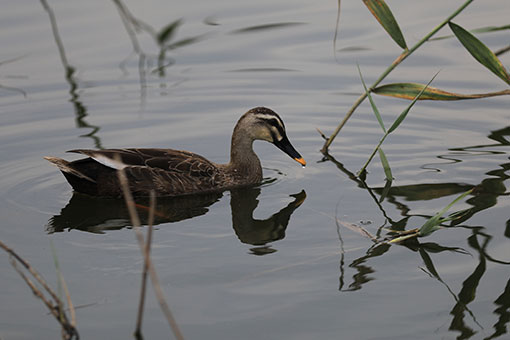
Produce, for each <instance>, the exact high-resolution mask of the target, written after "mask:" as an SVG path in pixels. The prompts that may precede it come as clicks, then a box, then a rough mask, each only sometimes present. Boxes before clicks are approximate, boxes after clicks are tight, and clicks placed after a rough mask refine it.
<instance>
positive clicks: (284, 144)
mask: <svg viewBox="0 0 510 340" xmlns="http://www.w3.org/2000/svg"><path fill="white" fill-rule="evenodd" d="M273 144H274V145H276V146H277V147H278V148H279V149H280V150H282V151H283V152H285V153H286V154H287V155H289V156H290V157H292V159H294V160H295V161H296V162H298V163H299V164H301V165H302V166H305V165H306V161H305V160H304V159H303V157H301V155H300V154H299V152H297V151H296V149H294V147H293V146H292V144H290V141H289V139H288V138H287V136H283V138H282V139H281V140H280V141H274V142H273Z"/></svg>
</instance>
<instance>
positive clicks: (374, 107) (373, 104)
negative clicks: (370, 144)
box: [356, 63, 386, 132]
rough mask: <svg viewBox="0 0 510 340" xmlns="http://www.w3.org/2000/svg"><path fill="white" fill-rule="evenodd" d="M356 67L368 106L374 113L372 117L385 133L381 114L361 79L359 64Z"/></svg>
mask: <svg viewBox="0 0 510 340" xmlns="http://www.w3.org/2000/svg"><path fill="white" fill-rule="evenodd" d="M356 65H357V66H358V72H359V77H360V79H361V83H362V84H363V88H364V89H365V93H366V94H367V97H368V100H369V101H370V105H371V106H372V111H374V115H375V117H376V118H377V121H378V122H379V125H380V126H381V128H382V129H383V131H384V132H386V128H385V127H384V122H383V120H382V117H381V114H380V113H379V110H378V109H377V106H376V105H375V102H374V99H373V98H372V95H371V94H370V91H369V90H368V88H367V85H366V84H365V80H364V79H363V75H362V74H361V69H360V68H359V64H358V63H356Z"/></svg>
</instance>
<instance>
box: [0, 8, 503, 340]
mask: <svg viewBox="0 0 510 340" xmlns="http://www.w3.org/2000/svg"><path fill="white" fill-rule="evenodd" d="M462 3H463V1H448V2H445V1H429V2H395V1H393V2H389V5H390V6H391V9H392V12H393V14H394V15H395V17H396V18H397V20H398V22H399V25H400V27H401V28H402V31H403V33H404V35H405V37H406V40H407V41H408V43H409V44H414V43H416V42H417V41H418V40H419V39H421V37H423V36H424V35H425V34H427V33H428V32H429V31H430V30H431V29H432V28H433V27H435V26H436V25H437V24H439V23H440V22H442V21H443V20H444V19H445V18H446V17H447V16H448V15H449V14H451V13H452V12H453V11H455V10H456V9H457V8H458V7H459V6H460V5H461V4H462ZM341 6H342V7H341V13H340V22H339V26H338V29H336V20H337V10H338V8H337V4H336V2H331V1H330V2H310V1H302V0H300V1H289V0H280V1H257V2H234V1H214V2H208V1H196V2H189V1H188V2H183V1H161V0H150V1H144V2H137V1H121V0H117V1H82V2H76V1H72V2H69V1H57V0H41V1H40V2H23V1H17V2H14V1H13V2H7V3H4V4H3V6H2V11H1V12H0V28H1V30H0V45H1V46H2V50H1V51H0V112H1V115H0V143H1V145H2V147H1V150H2V163H1V165H0V169H1V173H2V176H1V178H0V192H1V196H0V200H1V201H0V212H1V216H2V223H1V227H0V241H1V242H3V243H4V244H5V245H7V246H9V247H10V248H12V249H13V250H14V251H16V252H17V253H18V254H19V255H20V256H21V257H23V258H24V259H25V260H27V261H28V262H29V263H30V264H31V265H32V266H33V267H34V268H35V269H36V270H37V271H38V272H39V273H41V274H42V275H43V276H44V277H45V279H46V280H47V281H48V284H49V285H50V286H51V287H53V288H54V289H55V290H56V291H62V290H61V289H59V288H58V287H59V280H58V275H59V273H60V274H61V275H62V276H63V277H64V279H65V282H66V285H67V287H68V289H69V292H70V296H71V299H72V302H73V304H74V306H75V308H76V327H77V330H78V332H79V334H80V337H81V338H82V339H101V338H109V339H126V338H130V337H132V334H133V331H134V329H135V322H136V315H137V308H138V298H139V293H140V285H141V273H142V267H143V262H144V260H143V256H142V254H141V252H140V249H139V247H138V245H137V241H136V237H135V233H134V231H133V228H132V227H131V225H132V223H131V221H130V219H129V216H128V215H127V213H126V208H125V206H124V203H123V201H119V200H112V199H98V198H91V197H87V196H84V195H76V194H73V191H72V188H71V187H70V186H69V184H68V183H67V182H66V180H65V178H64V177H63V176H62V174H61V173H60V172H59V171H58V169H57V168H56V167H54V166H52V165H51V164H50V163H49V162H47V161H46V160H44V159H43V157H44V156H55V157H61V158H65V159H70V160H71V159H78V158H79V156H78V155H74V154H66V153H65V151H67V150H71V149H93V148H123V147H159V148H173V149H178V150H190V151H193V152H196V153H198V154H200V155H203V156H205V157H207V158H208V159H210V160H212V161H214V162H218V163H225V162H228V157H229V149H230V138H231V134H232V129H233V127H234V125H235V122H236V121H237V119H238V118H239V117H240V116H241V115H242V114H243V113H244V112H246V111H247V110H249V109H250V108H253V107H257V106H266V107H269V108H271V109H273V110H275V111H276V112H278V113H279V114H280V115H281V117H282V119H283V120H284V122H285V126H286V129H287V134H288V137H289V139H290V141H291V142H292V144H293V145H294V147H295V148H296V149H297V150H298V151H299V152H300V154H301V155H302V156H303V158H304V159H305V160H306V161H307V166H306V167H304V168H303V167H302V166H301V165H299V164H298V163H296V162H294V161H293V160H292V159H290V158H289V157H288V156H287V155H285V154H284V153H282V152H281V151H280V150H278V149H277V148H275V147H274V146H273V145H270V143H266V142H262V141H259V142H255V144H254V148H255V151H256V152H257V154H258V155H259V157H260V159H261V162H262V166H263V171H264V181H263V184H262V185H260V186H258V187H255V188H251V189H245V190H235V191H226V192H224V193H222V194H219V195H207V196H201V197H199V198H196V197H195V198H182V199H179V200H168V199H160V200H158V202H157V207H156V220H155V227H154V234H153V244H152V259H153V261H154V266H155V269H156V272H157V275H158V277H159V281H160V284H161V288H162V290H163V292H164V294H165V296H166V299H167V302H168V304H169V306H170V309H171V311H172V313H173V315H174V317H175V320H176V322H177V324H178V326H179V328H180V329H181V331H182V333H183V335H184V338H185V339H204V338H207V339H241V338H242V339H293V340H295V339H311V338H317V339H367V340H368V339H455V338H457V339H506V338H508V337H509V333H508V330H507V328H508V326H509V316H510V270H509V269H510V267H509V264H510V250H509V249H510V213H509V210H507V209H509V207H510V200H509V198H508V194H509V191H508V186H509V185H510V181H509V178H510V160H509V155H510V119H509V118H510V110H509V107H510V105H509V97H508V96H500V97H494V98H485V99H478V100H465V101H451V102H447V101H441V102H434V101H419V102H417V103H416V104H415V106H414V107H413V108H412V109H411V111H410V113H409V115H408V116H407V118H406V119H405V120H404V122H403V123H402V125H401V126H400V127H399V128H398V129H397V130H395V131H394V132H393V133H392V134H391V135H390V136H389V137H388V138H387V139H386V141H385V142H384V144H383V149H384V151H385V154H386V157H387V159H388V162H389V164H390V165H391V170H392V176H393V177H394V180H393V182H392V187H391V188H390V189H389V191H388V192H386V193H384V196H385V197H382V196H383V191H384V190H383V188H384V186H385V184H386V181H385V173H384V169H383V167H382V166H381V162H380V160H379V157H376V158H374V160H373V161H372V163H370V165H369V166H368V173H367V175H366V180H362V179H360V178H359V177H357V176H356V173H357V171H358V170H359V169H360V168H361V167H362V166H363V164H364V163H365V162H366V160H367V159H368V157H369V155H370V153H371V152H372V150H373V149H374V148H375V146H376V145H377V143H378V141H379V140H380V138H381V137H382V134H383V133H382V130H381V127H380V126H379V123H378V122H377V120H376V119H375V117H374V114H373V112H372V108H371V106H370V104H369V102H368V101H365V102H364V103H363V104H362V105H361V106H360V107H359V108H358V109H357V111H356V112H355V114H354V115H353V116H352V118H351V119H350V120H349V121H348V122H347V124H346V125H345V126H344V128H343V129H342V130H341V132H340V133H339V134H338V136H337V138H336V139H335V140H334V141H333V143H332V144H331V146H330V148H329V154H328V155H324V154H323V153H321V152H320V150H321V148H322V146H323V143H324V140H323V138H322V137H321V135H320V134H319V133H318V132H317V130H316V129H317V128H318V129H320V131H322V132H323V133H324V134H326V135H330V134H331V133H332V132H333V130H334V129H335V128H336V126H337V124H338V123H339V122H340V121H341V120H342V119H343V117H344V116H345V113H346V112H347V111H348V110H349V108H350V107H351V106H352V104H353V103H354V102H355V100H356V99H357V98H358V96H359V95H360V94H361V93H363V91H364V90H363V87H362V84H361V81H360V77H359V73H358V69H357V66H356V65H357V64H359V67H360V69H361V72H362V73H363V77H364V79H365V81H366V82H367V84H371V83H373V82H374V81H375V80H376V79H377V78H378V76H379V75H380V74H381V73H382V72H383V71H384V70H385V69H386V67H387V66H389V65H390V64H391V62H392V61H393V60H394V59H395V58H396V57H397V56H398V55H399V54H400V52H401V50H400V48H399V47H398V46H397V45H396V44H395V43H394V42H393V41H392V40H391V38H390V37H389V36H388V34H387V33H386V32H385V31H384V30H383V29H382V28H381V26H380V24H379V23H378V22H377V21H376V20H375V19H374V17H373V16H372V15H371V13H370V12H369V11H368V10H367V8H366V7H365V6H364V4H363V2H361V1H351V2H346V1H343V2H342V4H341ZM509 13H510V4H507V3H506V2H502V1H496V0H486V1H483V2H474V3H473V4H471V5H470V6H469V7H468V8H467V9H466V10H464V11H463V12H462V13H461V14H460V15H459V16H458V17H456V18H455V20H454V21H455V22H456V23H457V24H459V25H461V26H463V27H465V28H467V29H475V28H479V27H485V26H503V25H507V24H508V14H509ZM165 28H166V29H165ZM335 32H336V34H335ZM450 34H451V33H450V30H449V29H448V27H445V28H444V29H442V30H441V31H440V32H439V35H441V36H444V35H450ZM476 35H477V37H478V38H479V39H481V40H482V41H483V42H484V43H485V44H486V45H487V46H488V47H489V48H491V49H492V50H497V49H500V48H503V47H505V46H506V45H507V44H508V30H506V31H505V30H503V31H498V32H491V33H479V34H478V33H477V34H476ZM335 36H336V42H334V39H335ZM163 45H164V46H166V48H165V49H164V50H163V51H164V52H162V49H161V48H160V47H161V46H163ZM499 58H500V60H501V61H502V63H503V65H505V66H507V67H508V66H509V65H510V53H506V54H505V53H503V54H501V55H500V56H499ZM438 71H439V74H438V76H437V77H436V78H435V80H434V82H433V84H432V85H433V86H435V87H438V88H441V89H444V90H447V91H450V92H457V93H465V94H471V93H486V92H493V91H500V90H503V89H508V85H507V84H505V83H504V82H502V81H501V79H499V78H497V77H496V76H495V75H494V74H492V73H491V72H489V71H488V70H487V69H485V68H484V67H483V66H482V65H480V64H479V63H478V62H477V61H476V60H474V59H473V58H472V57H471V55H469V53H468V52H467V51H465V50H464V49H463V47H462V46H461V44H460V43H459V42H458V41H457V40H456V39H454V38H450V39H442V40H435V41H430V42H427V43H426V44H425V45H424V46H422V48H420V49H419V50H418V51H417V52H416V53H415V54H413V55H412V56H410V57H409V58H408V59H407V60H405V61H404V63H402V65H400V66H399V67H397V68H396V69H395V70H394V71H393V72H392V73H391V74H390V75H389V77H388V78H387V79H386V80H385V82H388V83H389V82H418V83H424V84H426V83H427V82H428V81H429V80H430V79H431V78H432V77H433V76H434V74H436V73H437V72H438ZM374 100H375V101H376V103H377V106H378V108H379V110H380V111H381V114H382V117H383V119H384V121H385V125H386V126H387V127H388V126H390V124H391V122H392V121H393V120H394V119H395V118H396V117H397V115H398V114H399V113H400V112H402V110H404V108H405V107H406V106H407V105H408V104H409V101H406V100H403V99H395V98H390V97H382V96H374ZM473 188H475V190H474V191H473V192H472V193H471V194H469V195H468V196H466V197H465V198H464V199H462V200H460V201H459V202H457V203H456V204H455V205H454V206H453V207H451V209H450V211H449V212H455V211H463V210H465V209H468V210H466V211H464V213H463V214H462V215H461V216H460V217H459V218H458V219H456V220H454V221H453V222H445V223H443V228H441V229H439V230H437V231H435V232H434V233H432V234H430V235H429V236H427V237H420V238H418V239H414V240H410V241H409V242H405V243H401V244H397V243H389V242H386V241H385V237H386V236H387V235H389V234H390V231H391V230H397V229H400V230H402V229H406V230H410V229H413V228H419V227H420V226H422V225H423V224H424V223H425V222H426V221H427V219H429V218H430V217H432V216H433V215H434V214H436V213H437V212H438V211H440V210H441V209H443V208H444V207H446V206H447V205H448V204H449V203H451V202H452V201H453V200H454V199H455V198H457V197H458V196H459V195H461V194H462V193H464V192H466V191H468V190H470V189H473ZM381 198H384V199H383V200H381ZM140 204H141V205H143V204H145V203H144V202H142V203H140ZM142 217H143V216H142ZM147 229H148V228H147V227H143V228H142V230H143V231H144V232H146V231H147ZM373 239H376V240H375V241H376V242H374V240H373ZM0 254H1V256H0V265H1V269H2V276H1V278H0V339H2V340H11V339H34V338H38V339H54V338H56V337H59V336H60V325H59V324H58V322H56V321H55V319H54V317H53V316H52V315H51V314H50V313H49V312H48V309H47V308H46V307H45V306H44V305H43V303H42V302H41V301H40V300H39V299H38V298H37V297H35V296H34V295H33V294H32V292H31V290H30V288H29V287H28V286H27V285H26V284H25V282H24V281H23V279H22V278H21V277H20V276H19V274H18V273H17V272H16V270H15V269H14V268H13V267H12V266H11V262H10V257H9V255H8V254H7V253H5V252H3V251H2V252H0ZM55 259H56V260H58V265H56V264H55ZM18 267H19V265H18ZM61 294H64V293H61ZM142 331H143V335H144V337H145V338H146V339H160V338H173V333H172V331H171V329H170V327H169V325H168V323H167V321H166V319H165V317H164V315H163V313H162V312H161V310H160V307H159V304H158V301H157V299H156V298H155V295H154V291H153V289H152V286H150V288H149V289H148V292H147V301H146V306H145V313H144V320H143V328H142Z"/></svg>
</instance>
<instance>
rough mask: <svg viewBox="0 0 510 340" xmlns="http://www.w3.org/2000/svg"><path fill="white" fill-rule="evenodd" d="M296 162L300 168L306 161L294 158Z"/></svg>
mask: <svg viewBox="0 0 510 340" xmlns="http://www.w3.org/2000/svg"><path fill="white" fill-rule="evenodd" d="M294 159H295V160H296V162H298V163H299V164H301V165H302V166H306V161H305V160H304V159H303V158H294Z"/></svg>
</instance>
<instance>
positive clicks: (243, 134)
mask: <svg viewBox="0 0 510 340" xmlns="http://www.w3.org/2000/svg"><path fill="white" fill-rule="evenodd" d="M228 169H229V172H230V173H231V174H232V175H233V176H234V178H235V179H236V180H238V181H241V182H242V184H256V183H259V182H261V181H262V166H261V165H260V160H259V158H258V157H257V155H256V154H255V152H254V151H253V139H252V138H251V137H250V136H249V134H248V133H247V131H242V129H239V128H238V127H237V126H236V128H235V129H234V133H233V134H232V143H231V147H230V163H229V164H228Z"/></svg>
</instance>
